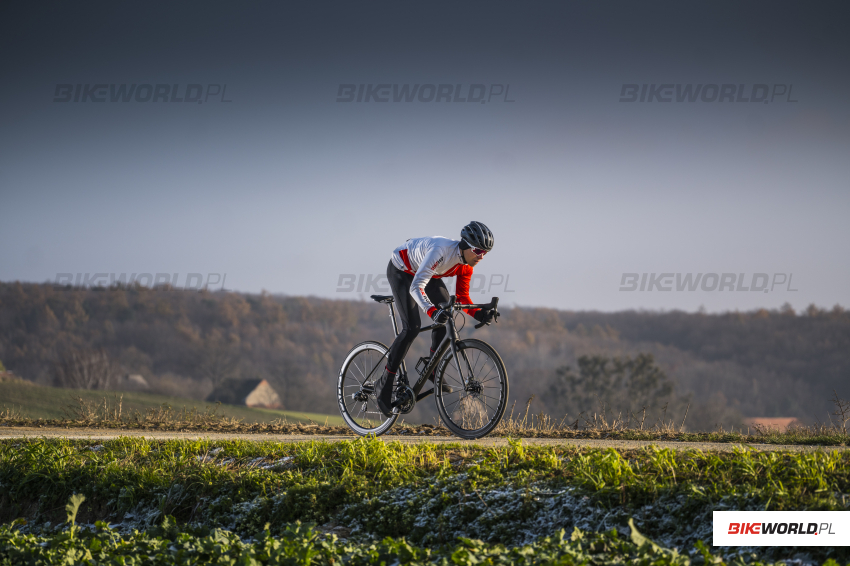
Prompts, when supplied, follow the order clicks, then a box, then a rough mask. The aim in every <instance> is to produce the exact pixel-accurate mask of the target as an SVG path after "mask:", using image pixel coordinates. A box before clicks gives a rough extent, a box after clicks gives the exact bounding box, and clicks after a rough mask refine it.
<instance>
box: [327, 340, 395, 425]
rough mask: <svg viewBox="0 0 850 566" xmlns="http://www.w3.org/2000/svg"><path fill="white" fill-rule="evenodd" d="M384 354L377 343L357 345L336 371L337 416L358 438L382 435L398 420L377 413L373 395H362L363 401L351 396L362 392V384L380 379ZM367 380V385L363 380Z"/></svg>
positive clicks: (385, 349) (382, 347)
mask: <svg viewBox="0 0 850 566" xmlns="http://www.w3.org/2000/svg"><path fill="white" fill-rule="evenodd" d="M388 350H389V348H387V347H386V346H384V345H383V344H381V343H380V342H375V341H368V342H363V343H361V344H358V345H356V346H355V347H354V348H352V349H351V351H350V352H349V353H348V355H347V356H346V357H345V361H344V362H342V367H341V368H340V370H339V377H338V379H337V402H338V403H339V412H340V413H341V414H342V418H343V419H344V420H345V423H346V424H347V425H348V426H349V427H350V428H351V430H353V431H354V432H355V433H357V434H359V435H360V436H365V435H367V434H374V435H376V436H377V435H381V434H384V433H385V432H387V431H388V430H389V429H391V428H392V426H393V424H395V421H396V419H398V415H397V414H394V415H393V416H391V417H389V418H387V417H385V416H384V415H383V414H382V413H381V411H380V410H379V409H378V402H377V398H376V395H377V394H376V392H371V393H368V394H366V400H365V401H357V400H355V399H354V395H356V394H358V393H359V392H361V391H362V384H363V383H374V382H375V381H376V380H377V379H378V378H379V377H381V373H383V364H385V363H386V353H387V351H388ZM375 366H380V367H375ZM373 369H374V371H372V370H373ZM370 372H371V375H370ZM367 377H368V381H366V380H365V379H364V378H367Z"/></svg>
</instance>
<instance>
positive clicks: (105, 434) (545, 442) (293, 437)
mask: <svg viewBox="0 0 850 566" xmlns="http://www.w3.org/2000/svg"><path fill="white" fill-rule="evenodd" d="M119 436H132V437H143V438H149V439H156V440H167V439H174V438H182V439H187V440H199V439H208V440H254V441H273V442H310V441H319V442H335V441H339V440H354V439H355V438H356V437H355V436H341V435H337V436H332V435H318V434H240V433H220V432H210V433H203V432H159V431H148V430H120V431H119V430H114V431H113V430H108V429H85V428H68V429H66V428H25V427H15V428H0V440H2V439H16V438H69V439H89V440H109V439H112V438H117V437H119ZM380 438H381V440H383V441H384V442H408V443H422V442H431V443H434V444H445V443H459V444H463V445H467V446H506V445H507V444H508V441H507V439H505V438H500V437H485V438H481V439H479V440H462V439H460V438H456V437H452V436H426V435H421V436H414V435H393V434H387V435H384V436H381V437H380ZM522 442H523V444H526V445H532V446H565V445H568V446H586V447H589V448H620V449H635V448H643V447H645V446H650V445H656V446H659V447H663V448H676V449H696V450H703V451H718V452H731V451H732V450H734V449H735V448H736V447H740V446H741V444H733V443H716V442H675V441H649V440H613V439H611V440H609V439H601V440H600V439H564V438H524V439H522ZM747 446H749V447H750V448H754V449H756V450H789V451H793V452H814V451H816V450H847V449H848V447H847V446H800V445H785V444H749V445H747Z"/></svg>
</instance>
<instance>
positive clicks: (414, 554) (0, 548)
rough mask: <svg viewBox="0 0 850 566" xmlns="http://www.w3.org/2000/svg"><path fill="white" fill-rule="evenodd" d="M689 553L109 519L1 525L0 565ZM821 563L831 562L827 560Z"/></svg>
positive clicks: (587, 543) (605, 559)
mask: <svg viewBox="0 0 850 566" xmlns="http://www.w3.org/2000/svg"><path fill="white" fill-rule="evenodd" d="M693 551H694V552H693V555H694V557H695V558H696V560H694V559H692V558H691V556H689V555H688V554H682V553H680V552H679V551H677V550H670V549H667V548H664V547H662V546H659V545H657V544H655V543H654V542H653V541H651V540H650V539H648V538H646V537H644V536H643V535H641V534H640V533H639V532H638V531H637V530H635V529H633V530H632V533H631V534H630V535H629V537H627V538H623V537H620V536H619V535H618V533H617V531H609V532H606V533H593V532H591V533H585V532H582V531H580V530H579V529H574V530H573V532H572V534H571V535H568V536H565V532H564V531H559V532H557V533H555V534H554V535H552V536H548V537H543V538H540V539H538V540H536V541H535V542H533V543H531V544H529V545H524V546H521V547H513V548H507V547H505V546H503V545H488V544H486V543H483V542H482V541H478V540H471V539H458V540H457V541H455V542H454V543H453V544H452V545H447V546H443V547H439V548H433V549H432V548H423V547H417V546H414V545H411V544H410V543H408V542H407V541H406V540H404V539H392V538H385V539H382V540H379V541H365V542H352V541H341V540H339V539H337V538H336V537H335V536H333V535H330V536H327V537H326V536H323V535H322V534H321V533H320V532H317V531H316V530H314V529H312V528H310V527H309V526H302V525H300V524H296V525H290V526H288V527H287V528H286V529H285V530H284V531H283V532H282V533H280V534H279V535H277V536H273V535H272V533H271V532H270V531H269V530H265V531H263V532H262V533H260V534H259V535H258V536H257V537H256V538H254V539H250V540H247V541H245V540H242V539H240V538H239V537H238V536H236V535H235V534H233V533H231V532H228V531H222V530H218V529H216V530H214V531H212V532H211V533H209V534H192V533H187V532H181V531H179V530H177V529H174V528H173V526H172V527H169V526H168V525H165V526H164V527H162V528H161V529H159V530H158V531H157V533H156V534H152V533H140V532H138V531H136V532H133V533H132V534H129V535H123V536H122V535H121V534H119V533H117V532H115V531H114V530H112V529H110V528H109V526H108V525H105V524H102V523H101V524H98V525H96V526H95V528H94V529H91V530H81V531H74V530H73V529H68V530H65V531H60V532H56V533H52V534H41V535H32V534H24V533H21V532H19V531H17V530H15V529H14V526H13V527H11V528H10V527H9V526H3V527H0V564H2V565H6V564H10V565H11V564H18V563H32V564H84V563H87V564H186V565H189V564H299V565H305V566H306V565H311V564H316V565H320V564H321V565H324V564H328V565H330V564H340V563H344V564H354V565H359V564H376V565H386V564H410V565H420V564H421V565H424V564H446V565H448V564H457V565H465V566H466V565H468V566H471V565H473V564H491V565H501V564H504V565H513V564H517V565H531V564H564V565H572V564H599V565H605V564H612V565H613V564H647V565H649V564H652V565H657V566H664V565H681V566H687V565H689V564H691V563H700V564H719V563H721V561H720V558H719V557H717V556H713V555H712V553H711V551H710V549H708V548H707V547H706V546H705V545H704V544H702V543H698V544H697V545H696V546H695V547H694V549H693ZM746 558H748V559H749V560H746V562H745V557H739V558H738V559H736V560H735V561H734V562H733V563H734V564H741V565H743V564H751V565H753V566H757V565H759V564H765V563H764V562H761V561H759V560H757V559H753V557H750V556H748V557H746ZM827 564H828V565H831V566H838V563H837V562H834V561H832V560H830V561H829V562H827Z"/></svg>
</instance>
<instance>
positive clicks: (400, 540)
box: [0, 437, 850, 564]
mask: <svg viewBox="0 0 850 566" xmlns="http://www.w3.org/2000/svg"><path fill="white" fill-rule="evenodd" d="M74 494H81V495H84V496H85V498H86V500H85V502H84V503H83V505H82V506H81V507H80V511H79V515H77V517H76V520H77V521H78V522H81V523H85V524H88V525H93V524H94V523H96V522H98V521H101V522H112V523H113V524H114V525H115V526H114V528H113V529H110V528H106V526H105V523H104V524H102V525H101V526H100V527H97V528H95V529H94V530H95V533H88V534H85V536H83V535H82V534H80V535H79V536H80V537H82V540H84V541H85V544H88V545H91V544H94V543H93V542H92V541H93V540H94V539H95V538H97V537H98V536H102V537H105V538H104V539H103V540H102V541H101V542H100V543H97V544H100V545H101V546H102V547H109V548H113V549H114V552H115V553H120V552H124V550H120V548H124V549H125V550H127V551H128V552H129V551H130V550H132V549H134V548H135V549H139V548H148V547H149V545H152V544H155V537H156V536H164V537H165V538H164V539H163V540H171V541H176V540H179V541H181V542H180V545H178V547H179V548H185V549H195V550H192V551H191V552H189V550H187V552H188V554H187V555H186V556H189V555H192V552H200V549H203V548H208V547H209V545H210V544H212V543H210V541H211V540H213V541H218V542H219V543H220V544H221V545H223V546H222V547H221V548H229V549H231V550H229V551H228V552H231V551H232V552H235V551H237V550H238V551H239V552H249V553H250V552H254V551H265V550H263V549H266V547H265V546H262V545H264V544H271V543H270V542H268V541H269V540H270V537H275V538H274V540H276V541H277V543H278V544H279V548H283V547H286V546H287V545H289V544H290V543H291V544H293V545H295V546H293V547H292V548H293V549H295V548H300V549H301V551H303V552H306V553H307V554H309V553H311V552H312V553H315V556H318V557H322V556H324V557H325V558H317V559H316V560H318V562H312V563H322V561H324V563H330V559H331V558H333V559H334V560H338V559H340V557H345V556H350V557H351V561H354V562H358V561H359V562H361V563H370V562H369V560H373V559H374V560H377V558H376V556H379V555H380V556H387V557H390V556H395V557H396V558H397V559H399V560H401V561H402V562H404V561H405V560H402V559H401V557H402V556H404V553H405V552H406V553H409V555H408V556H409V559H410V560H412V561H416V560H420V561H425V560H426V559H427V560H432V559H436V558H440V559H442V558H446V559H447V560H449V563H452V561H453V560H454V558H452V557H453V556H454V555H455V553H457V552H460V553H461V555H463V556H467V554H469V555H468V556H467V558H464V560H467V562H461V563H473V562H474V560H473V559H475V558H476V557H478V558H481V557H489V558H490V559H491V560H493V562H492V563H507V562H508V561H509V560H508V559H509V558H510V557H512V558H511V559H513V560H516V559H518V558H517V557H518V556H527V557H528V558H527V559H528V560H531V559H532V558H535V559H538V558H539V559H541V560H542V558H541V557H549V558H552V559H553V560H554V559H556V558H557V559H558V560H561V559H563V560H564V561H565V562H564V563H573V562H582V560H578V558H579V555H578V554H576V553H580V552H581V553H585V554H581V556H585V555H588V558H587V559H589V554H588V553H590V554H594V552H596V554H595V555H594V556H595V558H594V562H598V563H613V562H616V561H617V560H620V561H626V562H628V561H630V560H631V559H627V557H631V558H633V559H635V560H637V559H640V560H643V559H644V558H646V559H647V561H648V562H647V563H649V562H653V561H657V562H658V563H659V564H667V563H684V562H682V560H681V558H682V556H683V555H684V554H689V555H692V557H696V558H699V557H700V556H702V554H701V553H702V551H701V550H700V548H701V546H700V545H701V544H702V543H705V544H706V545H709V546H710V536H711V523H710V521H711V512H712V511H713V510H715V509H770V510H783V509H785V510H787V509H794V510H802V509H821V510H850V453H848V452H846V451H817V452H813V453H789V452H785V453H783V452H756V451H752V450H746V449H739V450H736V451H735V452H732V453H713V452H712V453H703V452H700V451H696V450H685V451H677V450H670V449H658V448H654V447H651V448H647V449H641V450H619V451H618V450H614V449H607V450H599V449H583V448H576V447H573V446H568V445H562V446H546V447H540V446H533V447H532V446H526V445H524V444H523V443H522V442H521V441H518V440H512V441H511V442H510V443H509V444H508V446H504V447H489V448H484V447H475V446H472V447H471V446H469V445H463V444H457V443H455V444H443V443H440V444H427V443H425V444H403V443H398V442H395V443H384V442H382V441H380V440H377V439H369V438H361V439H357V440H353V441H343V442H322V441H314V442H301V443H279V442H249V441H223V442H219V441H216V442H213V441H201V440H199V441H191V440H168V441H154V440H146V439H143V438H137V437H136V438H128V437H124V438H119V439H116V440H111V441H108V442H104V443H103V444H97V445H93V444H92V442H91V441H80V440H58V439H57V440H28V441H12V440H4V441H0V521H3V522H5V523H7V530H2V528H0V539H3V537H6V538H5V540H6V541H7V542H5V543H3V544H0V547H2V546H3V545H4V544H5V545H6V547H7V549H10V548H15V549H23V550H21V552H36V553H38V552H42V550H39V549H38V548H36V545H39V544H41V543H45V544H44V546H42V547H40V548H43V549H51V548H57V549H59V548H65V549H66V550H68V551H69V552H70V550H69V549H70V548H71V547H73V548H74V549H77V550H80V548H81V547H80V546H79V545H80V544H83V543H76V542H73V543H72V542H69V538H68V529H67V528H66V527H64V526H61V525H62V523H63V520H65V519H66V517H65V510H66V505H65V504H66V503H67V502H68V500H69V499H70V498H71V496H73V495H74ZM19 518H20V519H22V520H24V521H26V523H25V524H24V523H19V524H16V526H15V527H14V528H11V527H9V524H10V522H11V521H14V520H16V519H19ZM671 519H674V520H671ZM299 521H300V522H302V523H310V524H314V525H322V527H316V529H317V530H316V531H312V530H309V529H307V530H304V529H306V527H303V528H302V527H300V526H298V527H295V526H293V525H294V524H295V523H296V522H299ZM629 521H633V523H630V522H629ZM60 526H61V527H60ZM576 527H578V529H579V530H578V531H575V528H576ZM57 529H58V530H57ZM292 529H295V531H293V530H292ZM298 529H301V530H298ZM561 529H564V530H565V533H567V534H566V535H565V536H566V539H564V540H561V539H560V538H559V537H560V536H561V535H559V531H560V530H561ZM612 529H613V530H614V531H613V532H612ZM13 531H14V532H13ZM166 531H167V532H166ZM267 531H268V532H267ZM296 531H297V532H298V533H301V534H298V535H297V536H296V535H294V534H292V533H293V532H296ZM327 531H333V532H336V533H338V534H341V535H342V536H344V537H345V538H346V539H348V540H347V542H346V541H338V540H332V539H328V538H323V537H322V536H320V535H319V534H317V533H319V532H327ZM638 531H640V533H644V534H645V535H646V536H648V537H650V538H652V539H653V540H654V541H655V542H656V543H658V545H661V546H660V548H662V550H664V552H662V551H661V550H658V549H655V547H653V546H652V545H649V546H646V544H647V543H642V542H639V541H638V542H635V541H636V539H635V538H634V537H633V536H632V535H633V534H634V533H637V532H638ZM98 532H99V533H100V534H99V535H98V534H96V533H98ZM142 533H147V534H142ZM287 533H289V534H287ZM570 533H573V534H572V535H570ZM617 533H619V534H617ZM237 536H238V537H242V538H243V539H246V537H248V538H253V539H254V540H253V542H249V543H245V544H249V545H255V546H251V547H250V548H248V547H240V546H238V545H236V543H235V541H236V540H237V538H236V537H237ZM28 537H29V538H28ZM33 537H34V538H33ZM63 537H64V538H63ZM116 537H117V538H116ZM180 537H182V538H180ZM293 537H294V538H293ZM107 539H108V540H107ZM118 539H121V540H123V541H125V542H126V544H124V545H123V546H122V545H121V544H120V543H119V542H117V541H118ZM464 539H468V540H467V541H465V540H464ZM474 539H475V540H474ZM109 541H113V542H109ZM127 541H129V542H127ZM262 541H267V542H262ZM287 541H288V542H287ZM482 541H483V542H482ZM582 541H584V542H582ZM588 541H595V542H593V543H592V544H590V543H589V544H590V546H585V543H588ZM700 541H702V543H700ZM156 544H159V543H156ZM69 545H70V546H69ZM109 545H112V546H111V547H110V546H109ZM256 545H260V546H256ZM382 545H383V546H382ZM172 546H173V545H172ZM644 546H646V548H644ZM119 547H120V548H119ZM86 548H90V546H87V547H86ZM98 548H100V547H98ZM169 548H170V547H169ZM675 548H678V549H679V550H678V552H679V553H682V554H675V556H674V550H672V549H675ZM592 549H596V550H592ZM641 549H643V550H641ZM653 549H655V550H653ZM665 549H671V550H665ZM597 551H598V552H597ZM650 551H651V552H655V553H657V554H652V555H651V556H650V555H644V554H645V553H647V552H650ZM780 551H782V549H762V550H758V551H757V552H756V555H755V556H750V557H749V558H748V561H751V560H753V559H757V560H773V559H777V557H778V556H779V555H778V554H776V553H777V552H780ZM16 552H17V551H16ZM44 552H47V550H44ZM110 552H112V551H110ZM163 552H164V551H163ZM287 552H289V551H287ZM292 552H295V550H292ZM323 552H327V553H329V554H326V555H325V554H322V553H323ZM712 552H717V549H712ZM724 552H726V554H727V555H729V552H730V551H729V550H728V549H727V550H726V551H724ZM794 552H796V553H797V555H800V556H802V555H801V554H800V553H803V554H806V553H808V554H806V556H809V558H814V559H815V560H817V561H819V562H822V561H824V560H827V559H829V558H837V559H840V560H842V563H846V562H847V560H848V559H850V555H848V554H847V551H846V549H828V548H824V549H815V550H813V549H802V550H799V549H798V550H796V551H794ZM375 553H377V554H375ZM447 553H448V554H447ZM464 553H467V554H464ZM517 553H519V554H517ZM523 553H525V554H523ZM553 553H554V554H553ZM164 555H168V553H167V552H166V553H165V554H164ZM9 556H11V555H9ZM676 556H678V558H675V557H676ZM730 556H731V555H729V556H726V558H728V559H730V560H731V559H732V558H731V557H730ZM2 557H3V554H2V551H0V560H2ZM369 557H371V558H369ZM429 557H430V558H429ZM786 557H788V556H787V555H786ZM172 558H175V557H174V556H172ZM650 558H652V560H649V559H650ZM674 558H675V559H674ZM10 559H11V558H10ZM175 559H176V558H175ZM656 559H657V560H656ZM181 560H182V559H181ZM392 561H393V559H387V563H391V562H392ZM301 563H305V564H306V563H311V562H310V561H305V562H301ZM0 564H2V561H0Z"/></svg>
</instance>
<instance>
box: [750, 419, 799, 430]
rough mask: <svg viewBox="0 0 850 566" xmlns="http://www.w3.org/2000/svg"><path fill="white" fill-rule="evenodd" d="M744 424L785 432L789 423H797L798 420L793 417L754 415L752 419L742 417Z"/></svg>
mask: <svg viewBox="0 0 850 566" xmlns="http://www.w3.org/2000/svg"><path fill="white" fill-rule="evenodd" d="M744 424H745V425H747V426H751V427H753V428H756V427H758V428H769V429H773V430H776V431H777V432H785V431H786V430H788V427H789V426H791V425H798V424H800V421H798V420H797V419H796V418H794V417H755V418H752V419H744Z"/></svg>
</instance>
